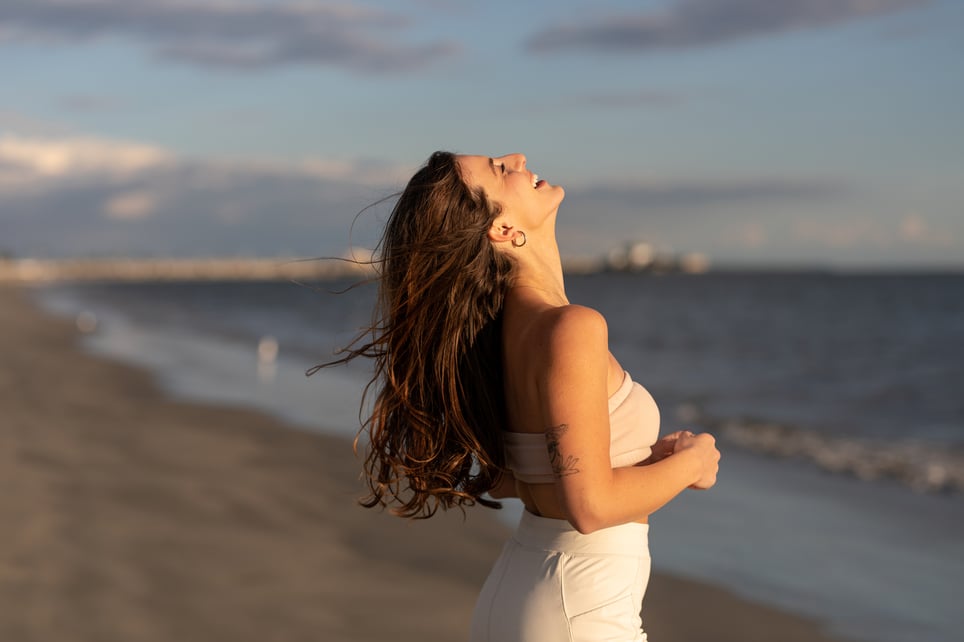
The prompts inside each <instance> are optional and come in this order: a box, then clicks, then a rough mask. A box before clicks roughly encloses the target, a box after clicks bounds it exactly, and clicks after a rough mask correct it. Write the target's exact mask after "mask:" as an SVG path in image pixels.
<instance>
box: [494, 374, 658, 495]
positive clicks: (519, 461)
mask: <svg viewBox="0 0 964 642" xmlns="http://www.w3.org/2000/svg"><path fill="white" fill-rule="evenodd" d="M502 436H503V438H504V440H505V459H506V467H507V468H508V469H509V470H511V471H512V474H513V475H514V476H515V478H516V479H518V480H519V481H523V482H527V483H530V484H546V483H552V482H554V481H556V477H555V475H554V474H553V472H552V466H551V464H550V463H549V450H548V449H547V447H546V435H545V433H541V432H539V433H526V432H510V431H503V433H502ZM658 437H659V408H658V407H657V406H656V402H655V401H654V400H653V397H652V395H650V394H649V392H648V391H647V390H646V388H644V387H642V386H641V385H639V384H638V383H636V382H634V381H633V379H632V377H630V376H629V373H628V372H625V371H624V372H623V382H622V384H621V385H620V386H619V389H618V390H617V391H616V392H614V393H613V395H612V396H611V397H610V398H609V460H610V462H612V466H613V468H620V467H624V466H632V465H633V464H636V463H639V462H641V461H642V460H644V459H646V458H647V457H649V455H650V453H651V452H652V445H653V444H654V443H656V440H657V438H658Z"/></svg>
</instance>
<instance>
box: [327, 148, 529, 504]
mask: <svg viewBox="0 0 964 642" xmlns="http://www.w3.org/2000/svg"><path fill="white" fill-rule="evenodd" d="M499 212H500V208H499V206H498V205H497V204H495V203H493V202H491V201H489V200H488V199H487V198H486V196H485V193H484V192H483V191H482V190H481V189H476V190H472V189H470V188H469V187H468V186H467V185H466V183H465V181H464V180H463V178H462V175H461V173H460V171H459V166H458V164H457V163H456V158H455V156H454V155H453V154H451V153H448V152H435V153H434V154H432V156H431V158H429V160H428V162H427V163H426V164H425V165H424V166H423V167H422V168H421V169H419V170H418V172H416V173H415V175H414V176H413V177H412V179H411V180H410V181H409V183H408V185H407V186H406V187H405V189H404V190H403V191H402V193H401V195H400V196H399V199H398V201H397V203H396V204H395V207H394V208H393V210H392V213H391V216H390V217H389V219H388V222H387V223H386V225H385V230H384V234H383V236H382V239H381V241H380V242H379V245H378V247H377V248H376V257H377V258H376V260H375V265H376V268H377V270H378V282H379V292H378V299H377V304H376V308H375V313H374V315H373V319H372V324H371V326H370V327H369V328H367V329H366V330H365V331H364V332H363V333H362V334H360V335H359V336H358V337H357V338H356V339H355V340H354V341H353V342H352V343H351V344H349V345H348V347H346V348H344V349H343V350H342V351H341V354H343V355H344V356H343V357H341V358H340V359H337V360H336V361H332V362H330V363H329V364H326V365H334V364H338V363H346V362H348V361H350V360H352V359H355V358H357V357H369V358H371V359H373V360H374V364H375V367H374V375H373V377H372V379H371V381H370V382H369V384H368V386H367V387H366V388H365V396H366V397H367V396H368V394H369V392H370V391H371V390H372V389H373V387H374V388H375V389H376V390H377V397H376V399H375V402H374V405H373V409H372V412H371V415H370V416H368V417H367V419H365V420H364V421H363V422H362V427H361V429H360V431H359V434H358V437H356V439H355V448H356V452H357V449H358V444H359V441H361V440H362V438H363V436H364V435H366V434H367V437H368V444H367V445H368V447H369V448H368V452H367V454H366V456H365V464H364V468H365V473H366V477H367V481H368V487H369V491H370V492H369V494H368V496H367V497H365V498H363V499H361V500H360V503H361V504H362V505H363V506H366V507H369V508H370V507H373V506H379V505H380V506H383V507H385V506H389V507H391V511H392V512H393V513H395V514H396V515H400V516H402V517H410V518H427V517H431V516H432V515H434V514H435V512H436V511H437V510H438V509H439V508H440V507H441V508H443V509H448V508H452V507H453V506H457V507H459V508H464V507H465V506H471V505H473V504H475V503H476V502H478V503H480V504H482V505H485V506H489V507H494V508H499V507H500V506H501V505H500V504H499V503H498V502H494V501H492V500H489V499H486V498H484V497H482V494H483V493H485V492H486V491H488V490H490V489H491V488H493V487H494V486H495V484H496V483H497V482H498V480H499V477H500V476H501V474H502V471H503V469H504V467H505V456H504V454H503V440H502V430H503V428H504V426H505V425H506V404H505V391H504V389H503V375H502V340H501V327H502V306H503V302H504V299H505V294H506V292H507V290H508V288H509V285H510V280H511V277H512V273H513V263H512V261H511V259H509V257H508V256H506V255H505V254H504V253H502V252H499V251H496V249H495V248H494V247H493V245H492V243H491V242H490V241H489V239H488V237H487V232H488V230H489V228H490V227H491V225H492V223H493V221H494V220H495V217H496V216H497V215H498V214H499ZM309 372H310V371H309ZM362 404H363V407H364V401H363V402H362Z"/></svg>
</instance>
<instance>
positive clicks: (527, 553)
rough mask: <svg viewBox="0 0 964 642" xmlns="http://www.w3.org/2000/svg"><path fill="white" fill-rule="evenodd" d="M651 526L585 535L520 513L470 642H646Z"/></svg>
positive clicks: (556, 521)
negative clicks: (643, 614) (645, 597)
mask: <svg viewBox="0 0 964 642" xmlns="http://www.w3.org/2000/svg"><path fill="white" fill-rule="evenodd" d="M649 568H650V559H649V525H648V524H637V523H631V524H623V525H621V526H614V527H612V528H605V529H602V530H598V531H595V532H593V533H590V534H588V535H583V534H582V533H580V532H579V531H577V530H575V529H574V528H573V527H572V526H571V525H570V524H569V522H568V521H566V520H562V519H547V518H545V517H536V516H535V515H533V514H532V513H530V512H528V511H523V513H522V519H521V520H520V522H519V526H518V528H516V531H515V533H513V535H512V537H511V538H510V539H509V541H508V542H507V543H506V545H505V547H504V548H503V549H502V555H500V556H499V559H498V560H497V561H496V563H495V566H494V567H493V568H492V571H491V572H490V573H489V577H488V579H487V580H486V581H485V585H484V586H483V587H482V592H481V594H480V595H479V599H478V602H477V603H476V605H475V613H474V614H473V616H472V629H471V635H470V637H469V640H470V642H583V641H586V642H589V641H592V642H608V641H612V642H645V640H646V634H645V633H644V632H643V630H642V623H641V621H640V615H639V611H640V608H641V606H642V602H643V593H644V592H645V591H646V584H647V583H648V582H649Z"/></svg>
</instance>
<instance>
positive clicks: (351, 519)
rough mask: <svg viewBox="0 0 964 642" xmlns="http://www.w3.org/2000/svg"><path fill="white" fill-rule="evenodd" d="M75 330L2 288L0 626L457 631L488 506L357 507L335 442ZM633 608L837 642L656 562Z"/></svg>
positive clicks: (669, 619)
mask: <svg viewBox="0 0 964 642" xmlns="http://www.w3.org/2000/svg"><path fill="white" fill-rule="evenodd" d="M77 341H78V336H77V331H76V330H75V328H74V326H73V324H71V323H70V322H69V321H65V320H61V319H55V318H51V317H49V316H46V315H44V314H42V313H41V312H39V311H38V310H37V309H36V308H35V307H34V306H33V305H32V304H31V303H30V301H29V298H28V297H27V296H26V295H25V293H24V292H23V291H22V290H19V289H15V288H11V287H0V355H2V365H3V367H2V368H0V640H3V641H5V642H7V641H9V642H34V641H37V642H40V641H43V642H47V641H50V640H58V641H66V640H70V641H75V640H76V641H91V642H94V641H97V642H100V641H113V640H117V641H121V640H123V641H125V642H139V641H154V640H157V641H162V640H163V641H169V640H200V641H211V642H215V641H220V640H231V641H232V642H242V641H245V640H252V641H254V640H258V641H260V642H264V641H268V640H278V641H287V642H296V641H301V640H305V641H307V640H311V641H323V640H333V641H339V640H345V641H367V640H373V641H374V640H379V641H381V640H399V641H403V642H404V641H408V640H412V641H415V640H419V641H425V640H443V641H445V640H462V639H464V638H465V636H466V631H467V628H468V620H469V617H470V615H471V609H472V604H473V602H474V600H475V595H476V593H477V592H478V589H479V587H480V586H481V583H482V581H483V579H484V577H485V574H486V573H487V572H488V568H489V565H490V564H491V562H492V560H493V559H494V558H495V557H496V555H497V554H498V551H499V548H500V547H501V545H502V542H503V541H504V539H505V537H506V535H507V531H506V528H505V527H504V526H503V525H502V524H501V523H500V522H499V521H498V520H496V519H495V518H494V515H493V514H491V512H489V511H487V510H484V509H476V510H470V511H468V514H467V517H466V518H465V519H464V520H463V519H462V517H461V515H460V514H459V513H458V512H455V513H450V514H446V515H439V516H437V517H435V518H433V519H432V520H429V521H422V522H407V521H404V520H401V519H398V518H395V517H392V516H390V515H387V514H385V513H380V512H378V511H373V510H365V509H363V508H361V507H359V506H357V504H356V503H355V499H356V498H357V497H358V496H359V495H360V493H361V484H360V482H359V480H358V473H359V470H360V464H359V462H358V460H357V459H356V458H355V457H354V456H353V454H352V450H351V444H350V443H348V442H347V441H346V440H344V439H339V438H335V437H326V436H324V435H318V434H309V433H305V432H303V431H298V430H294V429H292V428H290V427H288V426H285V425H284V424H282V423H281V422H279V421H278V420H277V419H275V418H273V417H270V416H268V415H265V414H262V413H259V412H255V411H251V410H241V409H235V408H226V407H218V406H213V405H203V404H195V403H184V402H180V401H173V400H171V399H169V398H167V397H166V396H165V395H164V394H162V393H161V392H160V391H159V389H158V388H157V386H156V385H155V384H154V382H153V381H152V379H151V376H150V375H149V374H148V373H146V372H143V371H140V370H137V369H134V368H131V367H128V366H125V365H121V364H117V363H113V362H110V361H107V360H104V359H101V358H97V357H93V356H91V355H88V354H86V353H84V352H83V351H82V350H80V349H79V348H78V346H77ZM318 416H319V424H323V423H324V409H323V408H319V412H318ZM707 536H710V535H709V534H708V535H707ZM657 566H658V562H657ZM643 613H644V621H645V623H646V628H647V631H648V633H649V637H650V639H651V640H653V641H654V642H729V641H733V642H737V641H740V642H755V641H760V642H763V641H764V640H766V641H772V640H780V641H782V642H796V641H800V642H803V641H804V640H806V641H807V642H821V641H825V642H829V641H830V640H832V639H833V638H830V637H828V636H825V635H823V634H821V633H820V631H819V627H818V626H817V625H816V624H815V623H812V622H810V621H807V620H804V619H801V618H798V617H795V616H792V615H788V614H784V613H781V612H779V611H776V610H773V609H770V608H767V607H763V606H760V605H757V604H754V603H750V602H747V601H745V600H742V599H739V598H737V597H735V596H733V595H732V594H730V593H728V592H727V591H725V590H722V589H719V588H716V587H711V586H705V585H702V584H698V583H693V582H689V581H686V580H681V579H678V578H673V577H667V576H663V575H660V574H658V573H657V574H656V575H655V576H654V577H653V579H652V581H651V584H650V589H649V592H648V594H647V597H646V602H645V605H644V610H643ZM548 642H551V641H548Z"/></svg>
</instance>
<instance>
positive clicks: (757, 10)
mask: <svg viewBox="0 0 964 642" xmlns="http://www.w3.org/2000/svg"><path fill="white" fill-rule="evenodd" d="M929 2H930V0H678V1H677V2H675V3H673V4H672V5H670V6H669V7H667V8H666V9H665V10H663V11H652V12H647V13H631V14H623V15H615V16H609V17H607V18H604V19H602V20H595V21H593V20H589V21H584V22H579V23H568V24H560V25H556V26H554V27H549V28H548V29H545V30H543V31H539V32H536V33H535V34H533V35H532V36H531V37H530V38H529V39H528V41H527V42H526V47H527V49H529V50H530V51H535V52H545V53H548V52H557V51H569V50H584V51H594V52H606V53H615V52H622V53H625V52H640V51H650V50H659V49H682V48H693V47H706V46H711V45H716V44H722V43H725V42H730V41H735V40H742V39H747V38H753V37H759V36H765V35H770V34H776V33H782V32H787V31H796V30H800V29H813V28H819V27H828V26H832V25H835V24H838V23H842V22H848V21H852V20H858V19H862V18H870V17H873V16H877V15H881V14H886V13H890V12H894V11H900V10H904V9H909V8H912V7H917V6H922V5H925V4H928V3H929Z"/></svg>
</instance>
